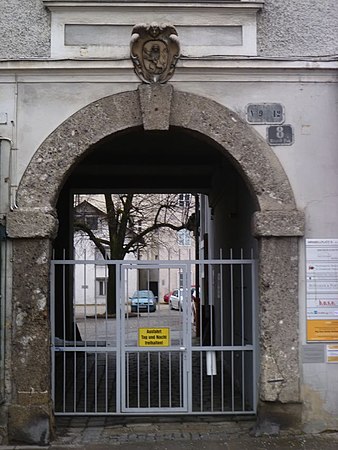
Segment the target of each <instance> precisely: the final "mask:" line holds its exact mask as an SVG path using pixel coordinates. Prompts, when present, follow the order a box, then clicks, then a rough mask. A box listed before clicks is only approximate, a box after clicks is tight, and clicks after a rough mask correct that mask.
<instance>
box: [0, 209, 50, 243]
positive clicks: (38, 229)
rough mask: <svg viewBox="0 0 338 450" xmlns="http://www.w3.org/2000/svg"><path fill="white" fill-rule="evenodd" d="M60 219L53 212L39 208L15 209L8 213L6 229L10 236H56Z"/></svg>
mask: <svg viewBox="0 0 338 450" xmlns="http://www.w3.org/2000/svg"><path fill="white" fill-rule="evenodd" d="M57 226H58V220H57V219H56V216H55V215H54V214H52V213H51V212H46V211H44V210H40V209H38V208H35V209H26V210H21V209H15V210H14V211H11V212H9V213H8V214H7V221H6V231H7V235H8V237H9V238H44V237H51V238H53V237H55V236H56V233H57Z"/></svg>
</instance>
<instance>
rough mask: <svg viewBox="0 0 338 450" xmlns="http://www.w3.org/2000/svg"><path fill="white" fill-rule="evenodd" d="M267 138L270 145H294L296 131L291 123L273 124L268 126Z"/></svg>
mask: <svg viewBox="0 0 338 450" xmlns="http://www.w3.org/2000/svg"><path fill="white" fill-rule="evenodd" d="M267 140H268V143H269V144H270V145H292V144H293V142H294V133H293V129H292V126H291V125H271V126H269V127H268V128H267Z"/></svg>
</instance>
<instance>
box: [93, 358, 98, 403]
mask: <svg viewBox="0 0 338 450" xmlns="http://www.w3.org/2000/svg"><path fill="white" fill-rule="evenodd" d="M97 388H98V383H97V352H95V356H94V411H95V412H97Z"/></svg>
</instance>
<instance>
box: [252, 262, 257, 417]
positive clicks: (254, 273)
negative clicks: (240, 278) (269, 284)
mask: <svg viewBox="0 0 338 450" xmlns="http://www.w3.org/2000/svg"><path fill="white" fill-rule="evenodd" d="M256 283H257V266H256V261H255V260H254V259H253V255H252V261H251V288H252V292H251V308H252V309H251V311H252V331H251V333H252V345H253V350H252V382H253V410H254V411H255V412H256V408H257V378H256V376H257V371H256V370H257V368H256V364H257V362H256V358H257V356H256V355H257V353H256V351H257V349H256V346H257V342H256V339H257V337H256V301H257V295H258V293H257V290H258V288H257V284H256Z"/></svg>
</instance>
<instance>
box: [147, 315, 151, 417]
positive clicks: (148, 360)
mask: <svg viewBox="0 0 338 450" xmlns="http://www.w3.org/2000/svg"><path fill="white" fill-rule="evenodd" d="M148 309H149V308H148ZM147 362H148V369H147V379H148V380H147V381H148V408H150V404H151V403H150V388H151V384H150V381H151V380H150V352H147Z"/></svg>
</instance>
